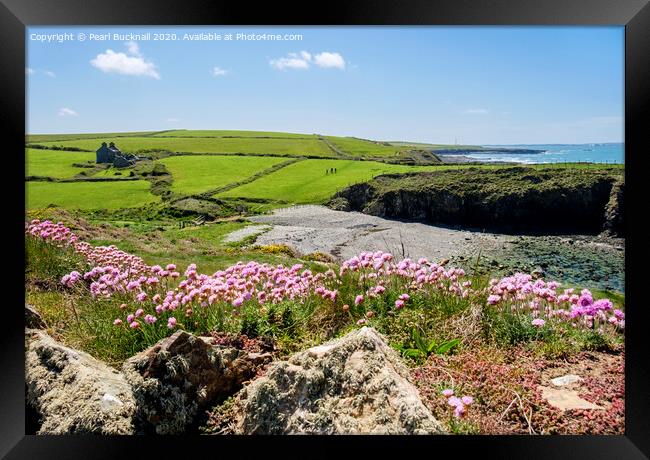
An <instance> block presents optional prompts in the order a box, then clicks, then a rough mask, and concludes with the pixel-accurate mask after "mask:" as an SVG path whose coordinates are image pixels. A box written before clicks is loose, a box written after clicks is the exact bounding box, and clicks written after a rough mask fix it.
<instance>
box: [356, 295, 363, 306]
mask: <svg viewBox="0 0 650 460" xmlns="http://www.w3.org/2000/svg"><path fill="white" fill-rule="evenodd" d="M362 302H363V296H362V295H361V294H359V295H358V296H356V298H355V299H354V304H355V305H359V304H360V303H362Z"/></svg>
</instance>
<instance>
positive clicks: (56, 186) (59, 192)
mask: <svg viewBox="0 0 650 460" xmlns="http://www.w3.org/2000/svg"><path fill="white" fill-rule="evenodd" d="M149 187H150V184H149V182H147V181H144V180H138V181H115V182H65V183H61V182H27V183H26V184H25V188H26V197H27V203H26V205H27V209H40V208H45V207H48V206H50V205H55V206H61V207H64V208H67V209H120V208H130V207H136V206H141V205H143V204H146V203H153V202H156V201H159V200H160V198H159V197H157V196H154V195H152V194H151V193H150V192H149Z"/></svg>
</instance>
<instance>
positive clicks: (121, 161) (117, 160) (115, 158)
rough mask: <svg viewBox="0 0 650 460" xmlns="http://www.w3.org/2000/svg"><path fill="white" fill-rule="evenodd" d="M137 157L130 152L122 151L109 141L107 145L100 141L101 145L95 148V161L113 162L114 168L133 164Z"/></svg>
mask: <svg viewBox="0 0 650 460" xmlns="http://www.w3.org/2000/svg"><path fill="white" fill-rule="evenodd" d="M137 160H139V158H138V157H137V156H135V155H132V154H130V153H124V152H122V151H121V150H120V149H118V148H117V147H115V143H114V142H111V143H110V144H109V145H108V146H107V145H106V142H102V146H101V147H100V148H99V149H97V160H96V162H97V163H113V166H115V167H116V168H124V167H127V166H133V165H134V164H135V162H136V161H137Z"/></svg>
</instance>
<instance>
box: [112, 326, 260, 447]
mask: <svg viewBox="0 0 650 460" xmlns="http://www.w3.org/2000/svg"><path fill="white" fill-rule="evenodd" d="M209 341H210V339H209V338H203V337H196V336H194V335H192V334H189V333H187V332H185V331H177V332H176V333H174V334H173V335H172V336H170V337H167V338H166V339H163V340H161V341H160V342H158V343H157V344H156V345H154V346H152V347H150V348H148V349H147V350H144V351H143V352H141V353H138V354H137V355H135V356H133V357H132V358H130V359H128V360H127V361H126V362H125V363H124V365H123V366H122V370H123V372H124V375H125V376H126V379H127V381H128V382H129V383H130V384H131V386H132V388H133V395H134V397H135V400H136V403H137V415H136V419H137V425H138V427H139V429H142V430H143V431H144V432H145V433H150V432H154V433H156V434H178V433H183V432H184V431H185V429H186V428H187V426H188V425H191V424H192V423H193V422H194V421H195V418H196V416H197V415H198V414H199V412H200V411H201V410H202V409H206V408H208V407H210V406H211V405H214V404H216V403H218V402H220V401H222V400H224V399H226V398H228V397H229V396H231V395H233V394H234V393H236V392H237V391H239V389H241V387H242V386H243V383H244V382H245V381H247V380H249V379H251V378H253V377H254V376H255V375H256V373H257V370H258V369H259V368H260V367H261V366H263V365H264V364H266V363H268V362H269V361H270V360H271V355H269V354H268V353H264V354H259V353H250V354H249V353H246V352H244V351H240V350H237V349H235V348H225V347H218V346H213V345H211V344H210V343H209Z"/></svg>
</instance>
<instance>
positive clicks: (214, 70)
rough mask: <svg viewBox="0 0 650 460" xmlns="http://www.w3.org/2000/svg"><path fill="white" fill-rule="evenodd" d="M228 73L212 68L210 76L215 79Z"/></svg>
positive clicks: (219, 68)
mask: <svg viewBox="0 0 650 460" xmlns="http://www.w3.org/2000/svg"><path fill="white" fill-rule="evenodd" d="M227 73H228V71H227V70H225V69H222V68H221V67H214V68H213V69H212V75H213V76H215V77H221V76H223V75H226V74H227Z"/></svg>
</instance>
